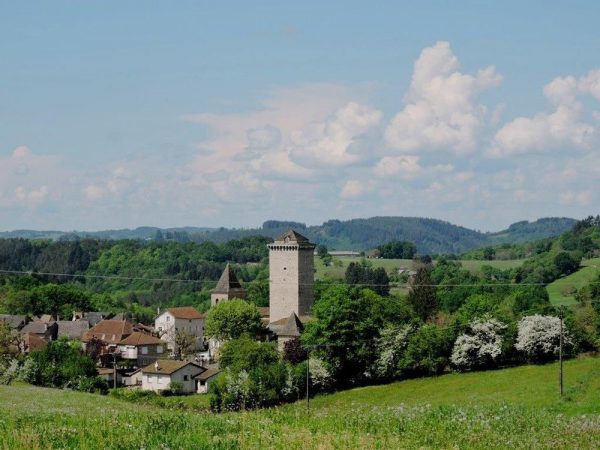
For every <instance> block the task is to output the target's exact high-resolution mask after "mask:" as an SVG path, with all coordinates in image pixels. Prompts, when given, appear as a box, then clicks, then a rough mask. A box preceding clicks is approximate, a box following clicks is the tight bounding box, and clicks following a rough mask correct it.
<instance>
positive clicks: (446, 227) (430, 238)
mask: <svg viewBox="0 0 600 450" xmlns="http://www.w3.org/2000/svg"><path fill="white" fill-rule="evenodd" d="M575 222H576V221H575V220H574V219H568V218H543V219H539V220H537V221H535V222H526V221H523V222H517V223H515V224H513V225H511V226H510V227H509V228H508V229H506V230H503V231H498V232H496V233H481V232H479V231H475V230H471V229H468V228H465V227H461V226H458V225H453V224H451V223H449V222H445V221H442V220H437V219H429V218H420V217H371V218H368V219H352V220H346V221H341V220H329V221H327V222H324V223H323V224H322V225H313V226H307V225H306V224H304V223H300V222H290V221H277V220H269V221H266V222H265V223H264V224H263V225H262V227H260V228H248V229H236V228H233V229H228V228H199V227H183V228H165V229H160V228H155V227H139V228H136V229H134V230H129V229H124V230H106V231H97V232H79V231H73V232H61V231H32V230H17V231H10V232H0V238H2V237H4V238H10V237H23V238H28V239H52V240H73V239H81V238H85V237H88V238H95V239H141V240H159V241H160V240H174V241H178V242H185V241H195V242H204V241H212V242H217V243H219V242H226V241H229V240H232V239H241V238H243V237H248V236H257V235H259V236H265V237H270V238H275V237H277V236H278V235H280V234H281V233H283V232H284V231H287V230H288V229H290V228H294V229H296V230H298V231H300V232H301V233H302V234H304V235H306V236H307V237H308V238H310V239H311V240H312V241H313V242H315V243H317V244H324V245H326V246H327V247H329V249H330V250H335V249H337V250H357V251H360V250H369V249H372V248H374V247H377V246H378V245H380V244H382V243H385V242H389V241H391V240H404V241H410V242H413V243H415V244H416V246H417V250H418V252H419V253H422V254H433V253H461V252H465V251H468V250H470V249H474V248H478V247H483V246H487V245H497V244H503V243H521V242H527V241H534V240H538V239H543V238H547V237H553V236H557V235H559V234H561V233H562V232H564V231H566V230H568V229H570V228H571V227H572V226H573V225H574V224H575Z"/></svg>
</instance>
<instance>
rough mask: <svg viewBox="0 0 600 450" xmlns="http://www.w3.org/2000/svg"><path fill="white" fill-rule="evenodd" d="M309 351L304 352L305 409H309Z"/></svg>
mask: <svg viewBox="0 0 600 450" xmlns="http://www.w3.org/2000/svg"><path fill="white" fill-rule="evenodd" d="M309 384H310V353H308V352H306V411H310V393H309Z"/></svg>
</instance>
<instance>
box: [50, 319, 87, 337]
mask: <svg viewBox="0 0 600 450" xmlns="http://www.w3.org/2000/svg"><path fill="white" fill-rule="evenodd" d="M56 324H57V325H58V337H66V338H68V339H77V340H81V339H83V336H84V335H85V333H86V332H87V331H88V330H89V329H90V323H89V322H88V321H87V320H85V319H81V320H58V321H57V322H56Z"/></svg>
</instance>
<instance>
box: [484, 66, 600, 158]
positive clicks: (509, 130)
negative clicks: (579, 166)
mask: <svg viewBox="0 0 600 450" xmlns="http://www.w3.org/2000/svg"><path fill="white" fill-rule="evenodd" d="M582 94H590V95H594V96H596V95H597V98H598V99H600V71H592V72H590V73H589V74H588V75H586V76H584V77H582V78H580V79H577V78H576V77H574V76H566V77H557V78H555V79H553V80H552V81H551V82H550V83H548V84H547V85H546V86H544V96H545V97H546V98H547V99H548V101H549V102H550V103H551V104H552V105H553V106H554V107H555V109H554V111H552V112H550V113H548V112H540V113H537V114H535V115H534V116H532V117H517V118H516V119H513V120H512V121H510V122H508V123H507V124H506V125H504V126H503V127H502V128H501V129H500V130H498V131H497V132H496V135H495V136H494V139H493V142H492V145H491V147H490V148H489V149H488V151H487V154H488V155H490V156H500V157H501V156H510V155H518V154H524V153H531V152H548V151H551V150H555V149H557V148H561V147H562V148H565V149H568V148H583V149H587V148H590V146H591V144H592V143H593V142H594V138H595V134H596V129H595V128H594V126H593V125H591V124H589V123H586V122H584V121H583V120H582V113H583V109H584V108H583V105H582V104H581V102H580V101H579V100H578V96H579V95H582Z"/></svg>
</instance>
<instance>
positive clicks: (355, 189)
mask: <svg viewBox="0 0 600 450" xmlns="http://www.w3.org/2000/svg"><path fill="white" fill-rule="evenodd" d="M368 190H369V189H368V187H367V186H366V185H365V184H364V183H363V182H361V181H358V180H348V181H346V183H344V186H343V187H342V190H341V192H340V198H341V199H343V200H354V199H357V198H359V197H362V196H363V195H364V194H365V193H367V191H368Z"/></svg>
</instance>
